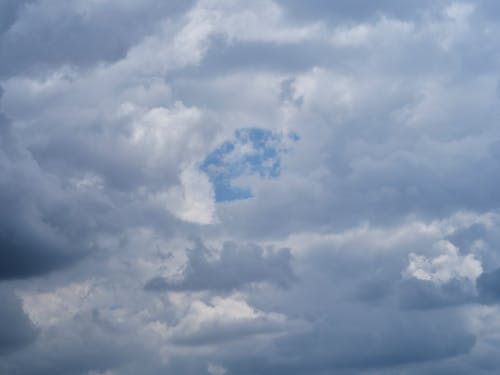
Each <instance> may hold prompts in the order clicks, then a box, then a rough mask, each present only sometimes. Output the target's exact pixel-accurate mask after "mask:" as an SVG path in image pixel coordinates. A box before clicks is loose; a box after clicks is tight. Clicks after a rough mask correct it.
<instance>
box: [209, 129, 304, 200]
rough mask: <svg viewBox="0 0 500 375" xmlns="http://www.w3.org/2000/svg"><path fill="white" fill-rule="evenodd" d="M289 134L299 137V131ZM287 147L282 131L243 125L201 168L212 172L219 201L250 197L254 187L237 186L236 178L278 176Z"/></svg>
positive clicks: (292, 137) (295, 138)
mask: <svg viewBox="0 0 500 375" xmlns="http://www.w3.org/2000/svg"><path fill="white" fill-rule="evenodd" d="M288 137H289V139H291V140H293V141H297V140H298V139H299V138H298V135H296V134H295V133H294V134H289V135H288ZM283 151H285V148H284V147H283V137H282V136H281V135H278V134H275V133H272V132H271V131H269V130H265V129H260V128H244V129H239V130H237V131H236V132H235V134H234V138H233V139H232V140H230V141H226V142H224V143H223V144H222V145H220V146H219V147H218V148H217V149H215V150H214V151H212V152H211V153H210V154H209V155H208V156H207V157H206V159H205V160H204V161H203V163H202V164H201V166H200V169H201V170H202V171H203V172H205V173H206V174H207V175H208V176H209V178H210V181H211V182H212V184H213V186H214V190H215V200H216V201H217V202H224V201H232V200H238V199H248V198H251V197H252V192H251V189H250V188H247V187H240V186H235V185H234V184H233V181H234V180H235V179H237V178H238V177H241V176H249V175H255V174H257V175H258V176H260V177H261V178H277V177H278V176H279V174H280V169H281V158H280V154H281V153H282V152H283Z"/></svg>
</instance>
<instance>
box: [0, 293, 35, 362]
mask: <svg viewBox="0 0 500 375" xmlns="http://www.w3.org/2000/svg"><path fill="white" fill-rule="evenodd" d="M0 299H1V301H2V306H1V307H0V356H3V355H6V354H9V353H10V352H12V351H16V350H20V349H21V348H23V347H25V346H27V345H28V344H30V343H32V342H33V341H34V340H35V338H36V336H37V330H36V328H35V327H34V325H33V323H32V322H31V321H30V320H29V318H28V317H27V316H26V315H25V313H24V312H23V310H22V307H21V302H20V300H19V299H18V298H17V297H16V296H15V295H14V294H13V293H12V291H10V290H8V289H6V288H4V287H2V288H1V289H0Z"/></svg>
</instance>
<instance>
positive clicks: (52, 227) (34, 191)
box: [0, 114, 98, 280]
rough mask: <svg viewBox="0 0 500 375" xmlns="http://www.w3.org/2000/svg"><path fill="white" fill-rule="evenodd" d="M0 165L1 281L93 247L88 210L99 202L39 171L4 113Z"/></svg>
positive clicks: (43, 269) (51, 265) (67, 259)
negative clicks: (78, 193)
mask: <svg viewBox="0 0 500 375" xmlns="http://www.w3.org/2000/svg"><path fill="white" fill-rule="evenodd" d="M0 170H1V172H0V173H1V179H0V204H1V207H2V210H1V214H0V280H1V279H14V278H24V277H29V276H34V275H39V274H43V273H46V272H48V271H51V270H53V269H56V268H60V267H62V266H65V265H68V264H70V263H72V262H74V261H76V260H77V259H79V258H81V257H82V256H84V255H85V254H86V253H88V252H89V251H90V250H91V246H90V243H89V242H88V241H87V238H86V236H87V234H88V233H89V231H90V230H92V226H93V224H92V223H91V221H92V220H89V219H90V218H89V217H88V216H87V217H86V215H87V214H86V213H85V212H84V211H85V210H86V209H89V208H90V206H92V205H93V207H92V208H93V209H97V208H98V207H97V206H96V205H95V204H93V203H92V202H91V200H89V199H88V197H84V196H80V197H78V196H75V195H73V196H72V195H71V194H70V193H69V192H67V191H65V190H64V189H62V187H61V186H60V184H59V183H58V181H57V179H56V178H55V177H54V176H51V175H49V174H46V173H45V172H44V171H43V170H41V169H40V165H39V164H38V163H37V162H36V160H35V159H33V157H32V155H31V153H30V152H29V151H28V150H27V149H25V148H23V146H22V144H21V143H20V141H19V140H18V139H17V137H16V136H15V135H14V134H13V131H12V125H11V123H10V121H9V119H8V118H7V117H5V116H4V115H3V114H0ZM77 204H78V207H79V208H78V211H79V212H77V209H76V207H77V206H76V205H77Z"/></svg>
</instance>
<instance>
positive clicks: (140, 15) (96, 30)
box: [0, 0, 193, 77]
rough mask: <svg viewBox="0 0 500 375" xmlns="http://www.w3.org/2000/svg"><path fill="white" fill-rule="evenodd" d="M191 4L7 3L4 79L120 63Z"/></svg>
mask: <svg viewBox="0 0 500 375" xmlns="http://www.w3.org/2000/svg"><path fill="white" fill-rule="evenodd" d="M192 3H193V2H192V1H155V0H151V1H144V2H140V3H139V2H131V1H124V2H120V1H108V2H80V3H78V2H67V1H45V0H39V1H34V0H33V1H22V2H16V1H8V0H6V1H3V2H2V3H1V5H2V8H5V9H2V8H0V14H1V17H2V18H0V25H1V26H0V27H1V29H3V30H4V35H3V37H2V38H1V39H0V56H2V59H1V61H0V77H2V76H9V75H13V74H17V73H19V72H29V71H33V70H36V69H40V68H41V69H48V70H52V69H53V68H56V67H58V66H60V65H64V64H70V65H76V66H79V67H86V66H89V65H92V64H95V63H98V62H110V61H116V60H117V59H120V58H123V57H124V56H125V54H126V53H127V51H128V49H129V48H130V47H131V46H132V45H133V44H135V43H137V42H139V41H140V40H141V39H142V38H143V37H145V36H146V35H147V34H148V33H150V32H151V31H152V30H154V29H155V27H157V26H158V22H159V21H161V20H162V19H163V17H169V16H173V15H175V14H178V13H179V12H180V11H185V10H186V9H188V8H189V7H190V6H191V5H192ZM2 10H5V13H4V14H2V12H1V11H2ZM1 29H0V30H1Z"/></svg>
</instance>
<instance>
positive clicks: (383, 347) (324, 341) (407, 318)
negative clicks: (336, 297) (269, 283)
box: [228, 309, 475, 374]
mask: <svg viewBox="0 0 500 375" xmlns="http://www.w3.org/2000/svg"><path fill="white" fill-rule="evenodd" d="M345 313H346V315H345V316H340V317H339V316H337V317H332V318H331V321H324V322H318V323H317V324H316V325H315V327H314V329H313V330H312V332H309V333H306V334H299V335H291V336H288V337H284V338H281V339H279V340H277V343H276V346H275V348H276V352H273V353H270V354H271V355H269V356H265V357H263V358H262V357H261V358H252V360H251V361H241V362H237V363H230V364H228V368H229V369H230V371H231V372H234V373H237V374H253V373H259V374H276V373H296V374H302V373H313V374H322V373H331V372H335V373H336V372H337V371H339V372H340V373H341V371H342V369H349V368H351V369H357V370H358V371H361V369H367V368H374V367H375V368H384V367H386V366H395V365H398V364H401V363H406V364H408V363H412V362H420V361H429V360H435V359H443V358H447V357H450V356H456V355H460V354H465V353H468V352H469V351H470V350H471V349H472V347H473V346H474V343H475V337H474V335H472V334H470V333H467V332H464V331H463V330H462V323H461V322H460V320H457V319H455V318H452V317H449V316H448V315H447V314H446V313H440V314H436V315H433V316H432V318H431V317H430V316H427V315H422V314H409V313H406V314H404V315H401V314H399V313H397V312H393V311H390V310H389V311H387V310H385V311H383V312H382V311H377V310H371V309H370V310H368V311H365V312H361V311H360V310H353V311H346V312H345ZM343 319H349V321H356V325H355V326H354V325H351V324H349V325H348V326H346V325H343V323H342V322H343ZM279 359H284V360H282V361H280V360H279ZM388 371H389V372H390V371H391V370H389V369H388Z"/></svg>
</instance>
